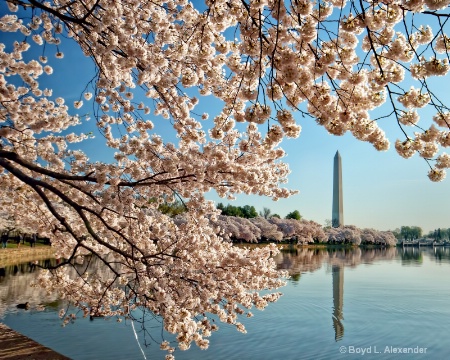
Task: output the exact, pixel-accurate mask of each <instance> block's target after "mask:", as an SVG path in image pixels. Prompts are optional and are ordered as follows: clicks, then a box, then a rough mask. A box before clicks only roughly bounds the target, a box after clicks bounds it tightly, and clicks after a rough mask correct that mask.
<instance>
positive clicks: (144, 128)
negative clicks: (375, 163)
mask: <svg viewBox="0 0 450 360" xmlns="http://www.w3.org/2000/svg"><path fill="white" fill-rule="evenodd" d="M448 4H449V0H442V1H435V0H383V1H370V2H365V1H348V2H347V1H345V0H332V1H330V2H322V1H317V2H312V1H309V0H292V1H281V0H215V1H211V0H206V1H205V3H204V4H203V3H202V4H200V3H199V2H194V3H190V2H188V1H187V0H167V1H165V0H156V1H146V0H143V1H138V0H126V1H125V0H115V1H109V0H79V1H70V0H48V1H44V0H6V1H4V2H2V4H1V10H2V14H1V17H0V30H1V31H2V34H4V35H5V36H3V35H2V40H1V41H2V43H1V44H0V189H1V196H0V206H1V208H2V211H5V212H6V213H8V214H13V213H14V212H18V213H20V214H22V216H21V218H20V220H18V219H16V221H20V224H19V225H20V226H23V227H26V228H31V229H33V230H34V231H37V232H39V234H40V235H41V236H45V237H48V238H49V239H50V240H51V242H52V246H54V248H55V252H56V255H57V256H59V257H61V258H64V259H66V260H65V261H62V262H61V263H60V264H59V265H58V266H57V267H55V268H54V269H51V271H48V272H47V273H45V274H44V275H43V277H42V278H41V285H42V286H44V287H47V288H51V289H56V290H58V291H60V292H61V293H64V294H65V296H66V297H67V298H68V299H69V300H71V301H72V302H73V303H74V304H75V305H77V306H79V307H81V308H83V309H84V310H85V311H86V312H87V313H89V312H91V313H94V314H101V315H108V316H118V317H121V316H130V313H131V311H132V309H134V308H136V307H142V308H146V309H148V310H150V311H152V312H153V314H155V315H156V316H160V317H161V318H162V319H163V320H164V327H165V329H166V330H167V331H169V332H171V333H175V334H177V341H178V347H179V348H180V349H187V348H188V347H189V346H190V344H191V343H192V342H195V343H196V344H197V345H198V346H200V347H201V348H206V347H207V346H208V340H207V337H208V336H209V335H210V333H211V330H214V329H215V328H216V325H214V324H213V325H212V324H211V323H210V320H209V318H208V315H207V314H210V313H212V314H216V315H217V316H218V317H219V319H220V320H222V321H224V322H228V323H231V324H234V325H235V326H236V327H237V329H238V330H240V331H245V328H244V327H243V325H242V324H241V323H240V322H239V320H238V315H239V314H241V313H245V312H246V311H247V310H244V309H249V308H251V307H252V306H256V307H257V308H263V307H265V306H266V304H267V302H268V301H274V300H276V299H277V298H278V296H279V294H278V293H269V294H266V295H259V290H262V289H274V288H277V287H279V286H280V285H282V281H281V280H280V276H282V275H283V273H280V272H278V271H276V266H275V263H274V261H273V260H272V259H271V258H270V254H274V253H275V252H276V249H275V247H273V246H272V247H270V248H266V249H255V250H248V249H241V248H237V247H234V246H232V245H231V244H230V243H229V242H227V241H224V239H223V236H222V235H221V233H220V230H219V229H217V227H215V226H213V225H212V223H211V220H214V217H216V216H217V210H216V209H215V207H214V205H213V204H212V203H210V202H208V201H206V200H205V198H204V194H205V193H207V192H209V191H215V192H217V193H218V194H219V195H220V196H221V197H227V198H229V199H232V198H233V197H234V195H235V194H239V193H245V194H255V195H263V196H268V197H271V198H273V199H274V200H277V199H279V198H284V197H288V196H290V195H291V194H293V193H294V191H291V190H288V189H286V188H285V187H283V186H284V183H286V181H287V175H288V174H289V168H288V166H287V164H286V163H284V162H283V161H282V158H283V156H284V155H285V154H284V151H283V150H282V149H281V148H280V147H279V145H280V143H281V141H282V140H283V138H286V137H290V138H296V137H298V136H299V134H300V129H301V128H300V125H299V124H297V122H296V120H295V118H294V112H295V111H297V113H299V114H301V115H303V116H304V117H310V118H312V119H314V120H315V121H316V122H317V123H318V125H320V126H323V127H324V128H325V129H326V130H327V131H328V132H330V133H331V134H334V135H342V134H344V133H345V132H351V133H352V134H353V135H354V136H355V137H356V138H357V139H360V140H362V141H366V142H369V143H371V144H373V146H374V147H375V148H376V149H377V150H386V149H387V148H388V146H389V141H388V140H387V138H386V136H385V133H384V131H383V130H382V129H381V128H380V127H379V126H378V124H379V123H380V124H382V123H383V122H386V121H394V122H396V123H398V126H399V127H400V129H401V132H402V138H400V139H398V140H397V141H396V143H395V148H396V150H397V151H398V153H399V154H400V155H401V156H403V157H406V158H408V157H411V156H412V155H414V154H415V153H418V154H419V156H421V157H423V158H424V159H425V160H426V161H427V163H428V164H429V165H430V171H429V173H428V176H429V178H430V179H431V180H433V181H441V180H442V179H443V178H444V176H445V169H446V168H448V167H449V166H450V156H449V155H447V154H446V153H443V152H442V151H441V150H440V149H441V148H442V147H444V148H445V147H448V146H449V145H450V132H449V118H450V111H449V108H448V107H447V106H446V105H445V101H444V100H445V99H440V98H439V97H438V96H437V94H438V93H437V91H436V90H435V87H434V86H435V77H437V76H442V75H445V74H446V73H447V72H448V70H449V65H448V58H449V55H448V47H449V46H450V40H449V38H448V37H447V35H446V33H445V31H446V24H447V20H448V17H449V14H448V13H446V9H447V6H448ZM423 24H429V25H423ZM433 29H434V30H433ZM6 35H7V36H6ZM62 42H66V43H67V42H70V44H72V46H73V47H76V48H77V49H79V51H80V52H81V53H83V54H84V55H86V56H87V57H89V58H90V59H91V60H92V67H93V68H94V69H95V70H94V74H95V75H94V77H93V78H92V77H89V78H88V79H84V78H83V76H82V75H83V74H80V81H85V82H86V88H85V91H83V93H82V94H80V96H79V98H78V99H77V100H76V101H74V102H72V101H70V103H69V102H68V101H66V99H64V98H63V97H61V96H59V95H58V94H57V93H55V94H53V90H52V88H50V87H49V86H47V85H45V84H46V83H47V82H46V78H47V76H49V75H52V73H53V70H54V69H53V62H52V61H50V59H53V57H54V56H55V57H56V59H59V61H61V64H64V59H63V58H64V53H63V52H62V51H61V50H60V46H61V44H62ZM71 70H72V69H70V68H67V71H68V72H69V71H71ZM59 79H63V77H62V76H60V77H59ZM206 96H209V97H210V98H214V99H217V101H218V103H219V104H220V105H219V106H220V108H218V109H217V112H216V113H214V114H211V115H212V119H211V120H209V115H210V114H208V113H203V114H201V111H198V108H199V107H200V106H199V105H198V104H199V101H200V100H199V99H203V98H204V97H206ZM88 106H89V108H92V109H93V114H92V115H91V117H92V118H93V119H94V120H95V124H96V127H97V130H96V132H95V134H89V133H87V132H85V131H83V128H84V126H85V125H86V121H87V120H88V116H87V115H77V112H78V110H79V111H83V109H86V107H88ZM377 109H380V110H377ZM383 111H384V112H383ZM427 111H428V112H427ZM430 111H431V115H430V113H429V112H430ZM85 113H86V112H85ZM421 117H422V118H423V117H425V119H421ZM427 117H428V118H429V120H430V121H427ZM431 121H432V122H433V124H431ZM167 127H169V128H171V129H172V131H173V133H174V138H175V139H176V140H174V141H169V140H168V139H165V137H164V136H163V135H162V134H163V133H164V131H163V129H166V128H167ZM92 136H95V139H90V138H92ZM92 141H95V142H96V147H97V148H102V146H104V147H105V148H109V149H112V151H115V154H114V161H111V162H100V161H96V160H91V159H90V157H92V156H93V155H95V154H89V153H88V152H87V151H86V150H83V144H85V143H87V142H92ZM79 143H81V144H79ZM97 143H98V144H97ZM80 147H81V148H80ZM433 164H434V165H433ZM433 166H434V167H433ZM176 199H178V200H179V201H182V202H183V204H184V207H185V209H186V213H185V214H184V215H183V219H182V220H179V219H178V220H177V219H172V218H170V217H168V216H166V215H164V214H162V213H161V212H159V211H157V209H158V207H159V205H161V204H164V203H169V204H170V203H172V202H175V200H176ZM256 219H258V218H256ZM255 221H256V222H258V221H260V220H255ZM270 225H271V226H274V225H273V224H270ZM264 229H265V230H264V231H266V230H267V231H269V230H270V231H272V230H271V229H270V227H267V226H266V227H265V228H264ZM264 231H263V230H261V235H262V236H264V237H266V235H265V234H266V233H265V232H264ZM277 231H278V230H276V229H275V232H273V231H272V235H273V236H274V237H275V238H278V237H279V235H280V234H281V233H280V232H278V233H277ZM272 235H271V236H272ZM86 255H95V256H96V257H98V258H99V259H101V260H102V261H103V262H104V265H105V266H106V267H107V268H108V269H109V271H110V276H109V277H102V278H96V277H95V274H87V273H85V274H80V276H77V277H75V278H74V277H70V276H69V273H68V272H67V271H66V268H67V267H70V264H71V262H72V261H73V260H74V259H77V258H80V257H82V256H86ZM79 261H81V260H79ZM112 264H115V265H114V266H113V265H112ZM203 314H205V315H204V316H203ZM162 348H163V349H165V350H168V351H169V355H168V358H171V357H172V355H171V353H172V352H173V351H174V348H173V347H172V346H171V344H167V343H163V344H162Z"/></svg>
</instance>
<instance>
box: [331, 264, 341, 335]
mask: <svg viewBox="0 0 450 360" xmlns="http://www.w3.org/2000/svg"><path fill="white" fill-rule="evenodd" d="M331 273H332V275H333V328H334V339H335V340H336V341H339V340H341V339H342V337H343V336H344V325H343V324H342V321H341V320H344V313H343V307H344V267H343V266H342V265H333V266H332V267H331Z"/></svg>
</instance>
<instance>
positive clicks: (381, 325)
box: [0, 248, 450, 360]
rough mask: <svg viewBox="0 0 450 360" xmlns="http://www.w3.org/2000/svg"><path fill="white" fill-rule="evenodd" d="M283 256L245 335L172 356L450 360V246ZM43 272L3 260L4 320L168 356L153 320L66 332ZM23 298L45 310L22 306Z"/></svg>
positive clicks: (57, 340)
mask: <svg viewBox="0 0 450 360" xmlns="http://www.w3.org/2000/svg"><path fill="white" fill-rule="evenodd" d="M277 262H278V264H279V266H280V268H283V269H287V270H288V271H289V273H290V274H291V279H290V280H289V281H288V285H287V286H286V287H285V288H283V289H282V291H283V293H284V296H283V297H282V298H281V299H280V300H279V301H278V302H277V303H275V304H271V305H269V306H268V307H267V308H266V310H264V311H257V310H254V311H253V313H254V315H255V316H254V317H253V318H250V319H243V322H244V323H245V325H246V327H247V331H248V333H247V334H245V335H244V334H241V333H239V332H237V331H236V330H235V329H234V328H233V327H230V326H227V325H224V324H222V325H220V330H219V332H216V333H213V335H212V337H211V338H210V341H211V343H210V347H209V349H208V350H206V351H201V350H199V349H198V348H197V347H196V346H195V345H193V346H192V347H191V349H190V350H188V351H184V352H182V351H176V352H175V355H176V358H177V359H214V360H217V359H227V360H228V359H239V360H243V359H263V360H264V359H293V360H294V359H344V358H355V359H356V358H363V359H372V358H377V359H397V358H404V359H447V358H449V354H450V341H449V334H450V304H449V299H450V281H449V275H450V249H449V248H434V249H432V248H425V249H424V248H421V249H420V250H419V249H417V248H409V249H406V250H402V249H376V250H362V249H352V250H336V251H332V250H323V249H320V250H318V249H317V250H312V249H299V250H291V251H285V252H283V253H282V254H281V255H279V256H278V258H277ZM37 271H38V270H36V269H35V268H33V267H30V265H29V264H21V265H18V266H15V267H14V266H8V267H4V268H1V264H0V321H2V322H4V323H5V324H6V325H8V326H9V327H11V328H13V329H15V330H17V331H19V332H21V333H23V334H25V335H27V336H29V337H31V338H32V339H34V340H36V341H38V342H40V343H42V344H44V345H46V346H49V347H51V348H52V349H54V350H56V351H58V352H61V353H63V354H65V355H66V356H69V357H71V358H73V359H80V360H81V359H163V358H164V355H165V353H164V352H162V351H160V350H159V347H158V345H156V344H155V343H154V342H152V339H151V337H153V338H154V339H155V340H157V341H159V340H160V339H161V324H160V323H158V322H157V321H156V320H154V321H152V322H151V323H149V324H148V325H147V330H149V332H150V334H146V335H145V336H144V333H143V332H141V331H140V325H139V324H138V323H134V324H131V322H125V323H120V324H119V323H116V322H115V321H114V320H104V319H95V320H94V321H89V320H88V319H77V321H76V322H75V324H72V325H68V326H66V327H65V328H61V325H60V323H61V321H60V319H59V318H58V316H57V311H58V310H59V308H60V307H62V306H63V304H62V303H61V302H59V301H58V300H57V299H56V298H55V297H54V296H52V295H48V294H45V293H44V292H42V291H39V290H37V289H33V288H30V287H29V286H28V285H29V283H30V282H31V281H32V280H33V278H34V277H35V276H36V274H37ZM25 301H29V302H30V303H31V304H32V305H36V304H40V303H44V304H46V305H47V306H46V309H45V311H37V310H35V309H31V310H30V311H24V310H18V309H16V307H15V305H16V304H17V303H19V302H25ZM132 325H134V328H135V331H136V333H137V336H138V341H137V340H136V338H135V332H134V331H133V326H132ZM164 336H165V335H164ZM145 342H147V343H148V344H149V346H147V347H145V345H144V343H145ZM141 347H142V349H141ZM398 348H400V349H401V351H402V352H405V351H409V352H412V353H409V354H404V353H399V351H400V350H399V349H398ZM404 348H406V349H404ZM395 352H396V353H395Z"/></svg>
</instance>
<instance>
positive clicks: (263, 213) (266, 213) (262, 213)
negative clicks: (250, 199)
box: [259, 207, 272, 219]
mask: <svg viewBox="0 0 450 360" xmlns="http://www.w3.org/2000/svg"><path fill="white" fill-rule="evenodd" d="M271 214H272V212H271V211H270V209H269V208H266V207H264V208H263V209H262V211H260V212H259V216H261V217H263V218H264V219H269V218H270V217H271Z"/></svg>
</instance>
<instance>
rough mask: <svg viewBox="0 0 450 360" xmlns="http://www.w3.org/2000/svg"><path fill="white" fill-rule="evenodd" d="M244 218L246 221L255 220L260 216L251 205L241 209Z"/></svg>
mask: <svg viewBox="0 0 450 360" xmlns="http://www.w3.org/2000/svg"><path fill="white" fill-rule="evenodd" d="M240 209H241V212H242V215H243V217H245V218H246V219H251V218H255V217H257V216H258V213H257V212H256V209H255V207H254V206H250V205H245V206H243V207H241V208H240Z"/></svg>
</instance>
